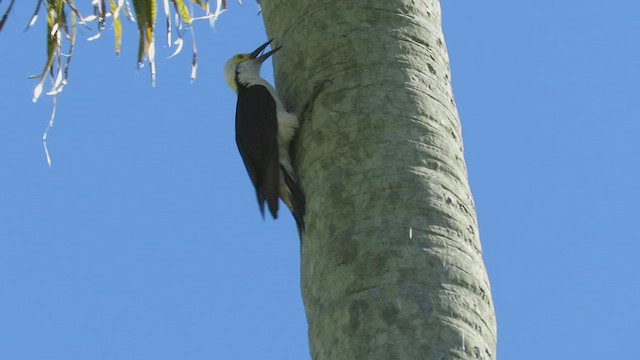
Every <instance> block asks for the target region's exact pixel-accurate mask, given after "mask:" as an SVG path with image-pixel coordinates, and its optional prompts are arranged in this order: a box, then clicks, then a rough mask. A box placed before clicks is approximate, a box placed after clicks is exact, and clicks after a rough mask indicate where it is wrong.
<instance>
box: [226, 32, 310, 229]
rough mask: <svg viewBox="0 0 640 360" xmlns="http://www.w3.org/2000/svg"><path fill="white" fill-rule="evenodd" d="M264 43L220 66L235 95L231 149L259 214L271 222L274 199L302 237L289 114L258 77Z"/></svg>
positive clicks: (294, 123) (302, 204)
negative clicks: (236, 153) (238, 159)
mask: <svg viewBox="0 0 640 360" xmlns="http://www.w3.org/2000/svg"><path fill="white" fill-rule="evenodd" d="M270 43H271V40H269V41H267V42H266V43H264V44H263V45H261V46H260V47H258V48H257V49H256V50H255V51H253V52H252V53H250V54H237V55H235V56H233V57H232V58H231V59H229V60H228V61H227V62H226V64H225V65H224V77H225V80H226V81H227V83H228V84H229V86H230V87H231V89H233V91H235V92H236V93H237V94H238V103H237V105H236V144H237V145H238V150H239V151H240V155H241V156H242V160H243V161H244V166H245V167H246V168H247V172H248V173H249V177H250V178H251V182H252V183H253V186H254V187H255V189H256V195H257V196H258V205H259V206H260V212H261V213H262V216H263V217H264V203H265V202H266V203H267V206H268V208H269V212H270V213H271V216H273V218H274V219H276V218H277V217H278V197H279V198H281V199H282V201H283V202H284V203H285V204H286V205H287V207H288V208H289V210H291V213H292V214H293V218H294V219H295V221H296V224H297V226H298V232H299V233H300V234H302V232H304V212H305V198H304V194H303V192H302V189H301V188H300V182H299V181H298V178H297V176H296V175H295V173H294V172H293V167H292V166H291V157H290V155H289V144H290V142H291V139H292V138H293V135H294V134H295V132H296V129H297V128H298V125H299V121H298V117H297V116H296V115H295V114H292V113H290V112H287V110H286V109H285V108H284V105H283V104H282V101H281V100H280V98H278V94H277V93H276V91H275V89H274V88H273V87H272V86H271V85H270V84H269V83H268V82H267V81H266V80H264V79H263V78H261V77H260V67H261V66H262V63H263V62H264V61H265V60H266V59H267V58H269V57H270V56H271V55H273V53H275V52H276V51H278V50H279V49H280V47H277V48H275V49H273V50H271V51H269V52H266V53H264V54H262V55H260V54H261V53H262V51H263V50H264V49H265V48H266V47H267V46H268V45H269V44H270Z"/></svg>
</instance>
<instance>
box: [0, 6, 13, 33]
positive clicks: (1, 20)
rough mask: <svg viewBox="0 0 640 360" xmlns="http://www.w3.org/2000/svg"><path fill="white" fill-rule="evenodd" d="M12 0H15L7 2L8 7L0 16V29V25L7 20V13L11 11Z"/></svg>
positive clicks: (0, 27)
mask: <svg viewBox="0 0 640 360" xmlns="http://www.w3.org/2000/svg"><path fill="white" fill-rule="evenodd" d="M14 2H15V0H11V2H10V3H9V7H8V8H7V10H6V11H5V12H4V15H2V17H1V18H0V31H2V27H3V26H4V23H5V22H6V21H7V18H8V17H9V13H10V12H11V8H12V7H13V3H14Z"/></svg>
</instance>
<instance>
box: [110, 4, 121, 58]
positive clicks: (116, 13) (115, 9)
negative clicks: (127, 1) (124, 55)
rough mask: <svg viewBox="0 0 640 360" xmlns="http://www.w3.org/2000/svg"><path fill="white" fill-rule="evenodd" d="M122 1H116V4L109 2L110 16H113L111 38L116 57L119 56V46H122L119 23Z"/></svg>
mask: <svg viewBox="0 0 640 360" xmlns="http://www.w3.org/2000/svg"><path fill="white" fill-rule="evenodd" d="M123 4H124V0H118V4H116V2H115V1H114V0H109V6H111V14H112V16H113V20H112V21H113V37H114V39H115V43H116V55H120V46H121V45H122V22H121V21H120V10H121V9H122V5H123Z"/></svg>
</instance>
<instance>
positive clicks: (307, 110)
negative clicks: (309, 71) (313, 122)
mask: <svg viewBox="0 0 640 360" xmlns="http://www.w3.org/2000/svg"><path fill="white" fill-rule="evenodd" d="M330 84H333V82H332V81H331V80H329V79H325V80H322V81H319V82H317V83H316V84H315V85H314V86H313V91H312V92H311V96H310V97H309V99H307V101H306V102H305V103H304V106H303V107H302V111H301V112H300V122H301V123H302V122H304V121H305V120H306V119H307V118H309V119H311V112H313V104H314V102H315V101H316V98H317V97H318V95H320V93H321V92H323V91H324V89H325V88H326V87H327V85H330Z"/></svg>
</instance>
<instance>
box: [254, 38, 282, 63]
mask: <svg viewBox="0 0 640 360" xmlns="http://www.w3.org/2000/svg"><path fill="white" fill-rule="evenodd" d="M272 41H273V39H271V40H269V41H267V42H266V43H264V44H262V45H260V47H258V48H257V49H255V50H254V51H253V52H252V53H251V54H249V57H251V58H252V59H257V60H258V61H260V62H263V61H265V60H267V59H268V58H269V57H270V56H271V55H273V53H275V52H276V51H278V50H280V49H281V48H282V46H278V47H277V48H275V49H272V50H271V51H268V52H266V53H264V54H262V55H260V53H261V52H262V50H264V49H265V48H266V47H267V46H269V44H271V42H272Z"/></svg>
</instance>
